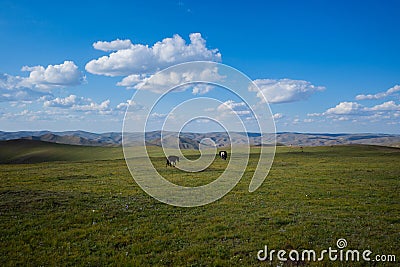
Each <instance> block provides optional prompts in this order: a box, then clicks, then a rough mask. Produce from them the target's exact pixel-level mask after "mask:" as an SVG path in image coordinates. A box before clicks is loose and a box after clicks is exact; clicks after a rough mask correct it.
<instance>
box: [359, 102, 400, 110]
mask: <svg viewBox="0 0 400 267" xmlns="http://www.w3.org/2000/svg"><path fill="white" fill-rule="evenodd" d="M366 110H369V111H400V105H397V104H396V103H395V102H394V101H387V102H384V103H382V104H380V105H376V106H373V107H371V108H366Z"/></svg>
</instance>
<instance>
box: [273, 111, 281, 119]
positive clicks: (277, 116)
mask: <svg viewBox="0 0 400 267" xmlns="http://www.w3.org/2000/svg"><path fill="white" fill-rule="evenodd" d="M283 117H284V116H283V114H282V113H275V114H274V115H273V118H274V120H279V119H282V118H283Z"/></svg>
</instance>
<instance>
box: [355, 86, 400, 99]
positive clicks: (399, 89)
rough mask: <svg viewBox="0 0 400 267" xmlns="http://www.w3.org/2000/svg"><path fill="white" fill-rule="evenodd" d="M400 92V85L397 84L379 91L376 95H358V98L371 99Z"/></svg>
mask: <svg viewBox="0 0 400 267" xmlns="http://www.w3.org/2000/svg"><path fill="white" fill-rule="evenodd" d="M397 92H400V85H395V86H393V87H392V88H389V89H388V90H386V91H385V92H381V93H377V94H374V95H370V94H369V95H357V96H356V100H368V99H369V100H371V99H381V98H385V97H387V96H390V95H392V94H394V93H397Z"/></svg>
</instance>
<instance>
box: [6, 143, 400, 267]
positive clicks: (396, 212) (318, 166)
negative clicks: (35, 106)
mask: <svg viewBox="0 0 400 267" xmlns="http://www.w3.org/2000/svg"><path fill="white" fill-rule="evenodd" d="M6 147H7V145H5V146H3V147H0V158H1V159H2V162H37V163H34V164H33V163H32V164H2V165H0V250H1V253H0V265H1V266H15V265H32V266H42V265H43V266H48V265H58V266H76V265H85V266H103V265H131V266H260V265H261V266H270V265H272V266H277V265H279V266H281V265H282V264H283V263H280V262H279V261H276V260H274V262H273V263H272V264H271V263H270V262H269V261H267V262H259V261H258V260H257V252H258V251H259V250H260V249H263V248H264V246H265V245H268V247H269V248H270V249H276V250H279V249H286V250H290V249H297V250H299V251H301V250H302V249H314V250H316V251H320V250H322V249H328V248H329V247H332V248H335V247H336V240H337V239H339V238H345V239H346V240H347V242H348V247H347V248H350V249H360V250H365V249H369V250H371V251H372V252H373V255H376V254H395V255H396V256H397V264H398V262H399V260H400V259H399V258H400V168H399V166H400V165H399V162H400V149H395V148H385V147H376V146H335V147H312V148H311V147H305V148H304V152H300V151H297V150H295V149H293V150H289V149H288V148H284V147H280V148H278V150H277V154H276V157H275V161H274V164H273V166H272V168H271V171H270V175H269V176H268V177H267V179H266V180H265V182H264V184H263V185H262V186H261V187H260V188H259V189H258V190H257V191H255V192H254V193H249V192H248V191H247V190H248V185H249V182H250V179H251V176H252V172H253V171H254V168H255V166H256V160H257V158H258V156H257V149H256V148H255V149H253V151H252V152H253V153H252V157H251V159H250V164H249V166H248V168H247V170H246V173H245V175H244V177H243V178H242V180H241V181H240V182H239V184H238V185H237V186H236V187H235V188H234V189H233V190H232V191H231V192H230V193H229V194H227V195H226V196H225V197H223V198H222V199H220V200H219V201H217V202H214V203H212V204H209V205H206V206H202V207H196V208H178V207H173V206H168V205H165V204H163V203H160V202H158V201H156V200H155V199H153V198H151V197H150V196H148V195H147V194H145V193H144V192H143V191H142V190H141V189H140V188H139V187H138V186H137V185H136V184H135V182H134V180H133V178H132V177H131V175H130V173H129V171H128V169H127V167H126V164H125V161H124V160H123V157H122V154H121V150H120V148H93V147H86V148H85V147H78V148H77V147H71V146H62V145H57V146H56V147H54V146H51V145H50V147H47V148H46V147H45V148H44V147H41V145H38V146H36V147H34V148H30V149H31V150H29V151H31V152H32V151H36V152H35V153H39V155H40V156H39V157H35V156H32V154H30V156H26V154H27V153H28V151H26V150H23V149H22V148H21V149H20V150H18V151H17V150H13V151H11V152H12V153H14V154H12V153H11V152H10V151H8V150H6ZM46 149H47V150H46ZM152 149H153V152H154V155H157V153H158V154H159V155H161V154H160V151H157V149H156V148H152ZM43 150H45V151H43ZM37 151H42V152H37ZM46 151H47V152H46ZM49 151H51V152H49ZM77 151H80V154H79V153H78V154H79V155H80V156H77V153H75V152H77ZM188 153H189V154H190V153H191V152H190V151H188ZM28 154H29V153H28ZM193 154H195V153H194V152H193ZM7 155H8V156H7ZM24 155H25V156H24ZM68 155H69V156H68ZM193 156H194V157H195V155H193ZM27 158H28V159H29V160H26V159H27ZM38 158H39V160H37V159H38ZM52 160H55V161H53V162H48V161H52ZM42 161H44V162H42ZM152 161H153V162H154V163H155V165H156V166H159V168H160V172H161V173H162V174H163V175H164V176H165V177H167V178H170V179H171V180H173V181H174V182H176V183H183V184H185V183H186V182H188V181H189V183H191V182H193V184H197V183H200V184H203V183H204V181H209V180H210V177H213V176H215V175H218V174H219V173H221V172H222V171H223V169H224V167H225V166H226V162H224V161H222V160H220V159H217V160H216V161H215V162H214V163H213V164H212V166H211V167H210V168H209V169H208V170H207V171H204V172H201V173H197V174H190V175H189V174H182V173H181V172H180V171H179V170H177V169H173V168H169V169H166V168H165V161H164V158H163V157H156V156H155V157H154V158H152ZM177 177H178V178H177ZM182 177H183V178H182ZM286 265H288V266H292V265H293V266H296V265H299V266H303V265H313V266H321V265H325V266H349V263H346V262H342V263H340V262H335V263H332V262H329V261H327V260H325V261H324V262H323V263H321V262H319V263H313V262H297V263H296V262H294V263H293V262H286V263H284V264H283V266H286ZM351 265H352V266H366V263H365V262H360V263H358V264H356V263H352V264H351ZM367 266H369V265H367ZM371 266H398V265H395V264H394V263H386V264H383V263H379V264H376V263H374V264H371Z"/></svg>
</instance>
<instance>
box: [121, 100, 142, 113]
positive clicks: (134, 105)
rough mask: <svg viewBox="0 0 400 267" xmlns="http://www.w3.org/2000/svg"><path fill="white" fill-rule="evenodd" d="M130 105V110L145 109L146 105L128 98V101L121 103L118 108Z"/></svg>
mask: <svg viewBox="0 0 400 267" xmlns="http://www.w3.org/2000/svg"><path fill="white" fill-rule="evenodd" d="M128 106H130V111H134V110H143V109H144V107H143V106H142V105H140V104H138V103H136V102H135V101H133V100H130V99H129V100H126V102H122V103H119V104H118V105H117V107H116V109H118V110H126V109H127V107H128Z"/></svg>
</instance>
